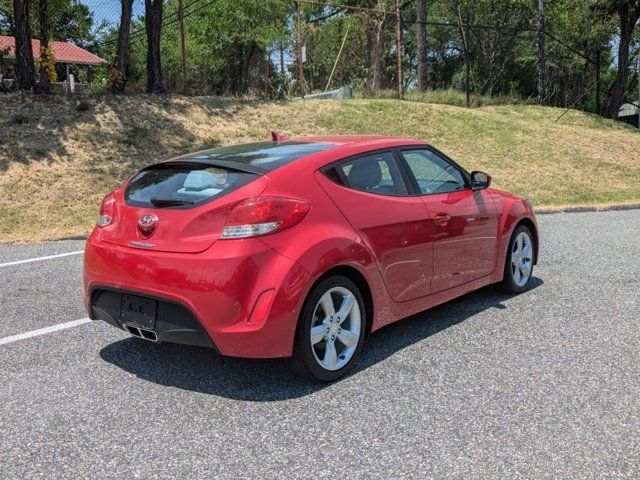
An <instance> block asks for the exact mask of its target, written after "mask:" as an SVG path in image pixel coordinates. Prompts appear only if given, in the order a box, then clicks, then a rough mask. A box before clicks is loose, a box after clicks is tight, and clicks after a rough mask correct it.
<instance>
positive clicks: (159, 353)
mask: <svg viewBox="0 0 640 480" xmlns="http://www.w3.org/2000/svg"><path fill="white" fill-rule="evenodd" d="M543 283H544V282H543V281H542V280H541V279H540V278H537V277H533V278H532V279H531V282H530V286H529V290H528V291H531V290H533V289H535V288H538V287H539V286H540V285H542V284H543ZM525 294H526V293H525ZM511 297H512V296H511V295H507V294H504V293H502V292H500V291H499V290H498V289H497V288H495V287H493V286H489V287H485V288H482V289H480V290H478V291H476V292H472V293H469V294H467V295H464V296H462V297H460V298H458V299H455V300H452V301H450V302H447V303H445V304H443V305H440V306H438V307H435V308H432V309H430V310H427V311H425V312H421V313H419V314H417V315H413V316H411V317H408V318H406V319H403V320H402V321H399V322H396V323H393V324H391V325H388V326H386V327H384V328H382V329H380V330H378V331H376V332H375V333H373V334H371V335H370V336H369V337H368V338H367V341H366V342H365V345H364V349H363V351H362V354H361V355H360V358H359V359H358V360H357V362H356V365H354V368H353V370H352V371H351V373H350V374H349V376H352V375H358V373H359V372H361V371H363V370H365V369H367V368H368V367H370V366H372V365H375V364H376V363H378V362H380V361H382V360H384V359H386V358H387V357H389V356H391V355H393V354H394V353H396V352H398V351H400V350H402V349H403V348H405V347H407V346H410V345H412V344H414V343H416V342H420V341H423V340H425V339H428V338H429V337H430V336H432V335H435V334H436V333H438V332H441V331H443V330H445V329H447V328H449V327H451V326H453V325H456V324H458V323H461V322H463V321H465V320H466V319H467V318H469V317H472V316H473V315H475V314H477V313H480V312H482V311H484V310H487V309H490V308H497V309H506V308H508V307H507V306H506V305H504V304H503V302H504V301H505V300H508V299H509V298H511ZM100 356H101V357H102V359H104V360H105V361H107V362H109V363H111V364H113V365H115V366H117V367H119V368H122V369H123V370H125V371H127V372H129V373H132V374H134V375H136V376H137V377H139V378H141V379H144V380H147V381H150V382H153V383H157V384H159V385H165V386H171V387H177V388H181V389H184V390H190V391H193V392H197V393H204V394H209V395H218V396H222V397H226V398H231V399H235V400H243V401H253V402H269V401H279V400H286V399H291V398H298V397H303V396H305V395H309V394H312V393H314V392H316V391H318V390H321V389H323V388H326V387H327V386H328V385H330V384H326V383H319V382H315V381H313V380H308V379H304V378H300V377H298V376H297V375H295V374H294V373H293V372H291V371H290V369H289V368H287V364H286V360H283V359H274V360H250V359H241V358H231V357H225V356H222V355H219V354H217V353H215V352H213V351H212V350H210V349H205V348H196V347H190V346H185V345H175V344H169V343H166V344H164V343H161V344H153V343H150V342H145V341H141V340H139V339H136V338H133V337H132V338H127V339H124V340H120V341H117V342H114V343H112V344H110V345H107V346H106V347H104V348H103V349H102V350H101V351H100Z"/></svg>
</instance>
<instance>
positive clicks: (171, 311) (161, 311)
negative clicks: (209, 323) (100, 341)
mask: <svg viewBox="0 0 640 480" xmlns="http://www.w3.org/2000/svg"><path fill="white" fill-rule="evenodd" d="M123 293H130V292H122V291H118V290H112V289H109V288H94V289H93V291H92V292H91V303H90V305H89V309H90V312H89V315H90V317H91V318H92V319H93V320H104V321H105V322H107V323H109V324H111V325H113V326H114V327H117V328H120V329H122V330H126V331H128V332H129V333H132V334H134V335H136V336H139V337H141V338H145V339H146V340H152V341H157V342H170V343H181V344H184V345H195V346H198V347H208V348H215V345H214V344H213V342H212V341H211V338H209V334H208V333H207V331H206V330H205V329H204V327H203V326H202V324H201V323H200V322H199V321H198V319H197V318H196V316H195V315H194V314H193V313H192V312H190V311H189V310H188V309H186V308H184V307H182V306H181V305H178V304H175V303H172V302H167V301H165V300H164V299H162V298H153V300H155V301H156V302H157V309H156V310H157V313H156V318H155V322H154V324H153V326H145V325H140V324H130V323H128V322H125V321H123V320H122V319H121V318H120V304H121V298H122V294H123ZM145 327H146V328H145ZM151 334H152V335H151Z"/></svg>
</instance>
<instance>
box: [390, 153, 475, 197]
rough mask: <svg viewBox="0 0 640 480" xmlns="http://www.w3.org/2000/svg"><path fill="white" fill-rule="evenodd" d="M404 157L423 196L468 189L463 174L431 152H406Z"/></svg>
mask: <svg viewBox="0 0 640 480" xmlns="http://www.w3.org/2000/svg"><path fill="white" fill-rule="evenodd" d="M402 156H403V157H404V159H405V160H406V162H407V165H409V169H410V170H411V172H412V173H413V176H414V177H415V178H416V181H417V182H418V187H419V188H420V192H421V193H422V194H424V195H427V194H430V193H446V192H455V191H456V190H464V189H465V188H466V185H465V180H464V177H463V176H462V172H460V170H458V169H457V168H456V167H454V166H453V165H451V164H450V163H449V162H447V161H446V160H445V159H444V158H442V157H440V156H439V155H438V154H436V153H434V152H432V151H431V150H406V151H404V152H402Z"/></svg>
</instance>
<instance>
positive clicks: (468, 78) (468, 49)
mask: <svg viewBox="0 0 640 480" xmlns="http://www.w3.org/2000/svg"><path fill="white" fill-rule="evenodd" d="M466 20H467V25H466V27H465V31H466V32H467V33H466V37H467V39H466V41H465V43H466V48H465V52H466V54H467V58H466V63H467V66H466V70H467V72H466V75H465V83H466V85H465V90H466V91H467V108H470V107H471V45H470V44H469V42H470V41H471V16H470V15H469V12H467V15H466Z"/></svg>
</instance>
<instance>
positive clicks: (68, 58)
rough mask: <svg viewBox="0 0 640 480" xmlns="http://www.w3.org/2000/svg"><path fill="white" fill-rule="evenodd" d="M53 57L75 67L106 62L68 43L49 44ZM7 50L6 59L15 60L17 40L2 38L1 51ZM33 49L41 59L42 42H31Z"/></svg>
mask: <svg viewBox="0 0 640 480" xmlns="http://www.w3.org/2000/svg"><path fill="white" fill-rule="evenodd" d="M49 46H50V47H51V51H52V52H53V56H54V57H55V59H56V63H66V64H73V65H99V64H101V63H104V62H105V60H103V59H102V58H100V57H98V56H96V55H94V54H93V53H89V52H87V51H86V50H85V49H83V48H80V47H78V46H77V45H73V44H72V43H68V42H49ZM5 48H8V49H9V54H8V55H7V57H6V58H15V48H16V45H15V40H14V39H13V37H6V36H0V50H4V49H5ZM31 49H32V50H33V57H34V58H39V57H40V40H35V39H33V40H31Z"/></svg>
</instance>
